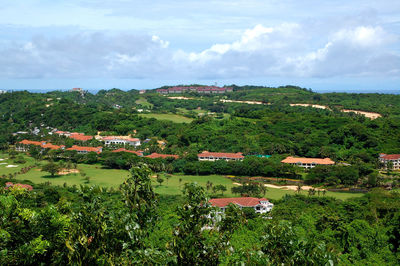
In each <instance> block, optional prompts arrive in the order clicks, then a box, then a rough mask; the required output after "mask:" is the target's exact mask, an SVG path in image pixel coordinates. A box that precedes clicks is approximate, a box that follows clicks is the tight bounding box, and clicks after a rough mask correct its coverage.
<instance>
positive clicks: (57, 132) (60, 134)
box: [54, 130, 71, 137]
mask: <svg viewBox="0 0 400 266" xmlns="http://www.w3.org/2000/svg"><path fill="white" fill-rule="evenodd" d="M54 134H57V135H59V136H66V137H69V136H71V133H70V132H68V131H61V130H57V131H56V132H54Z"/></svg>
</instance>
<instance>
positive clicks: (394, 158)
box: [379, 153, 400, 170]
mask: <svg viewBox="0 0 400 266" xmlns="http://www.w3.org/2000/svg"><path fill="white" fill-rule="evenodd" d="M379 161H380V162H381V163H383V164H384V165H385V168H386V166H387V163H388V162H392V163H393V170H400V154H384V153H381V154H379Z"/></svg>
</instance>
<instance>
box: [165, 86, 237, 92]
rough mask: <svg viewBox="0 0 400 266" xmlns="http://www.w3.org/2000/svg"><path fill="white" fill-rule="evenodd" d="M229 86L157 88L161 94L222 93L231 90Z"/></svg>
mask: <svg viewBox="0 0 400 266" xmlns="http://www.w3.org/2000/svg"><path fill="white" fill-rule="evenodd" d="M232 91H233V88H231V87H217V86H175V87H171V88H168V89H157V92H158V93H161V94H172V93H186V92H197V93H203V94H212V93H213V94H222V93H226V92H232Z"/></svg>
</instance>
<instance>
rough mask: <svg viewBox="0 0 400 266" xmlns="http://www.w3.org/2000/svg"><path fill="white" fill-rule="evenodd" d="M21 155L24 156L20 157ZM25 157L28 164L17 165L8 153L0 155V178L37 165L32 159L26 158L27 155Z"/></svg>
mask: <svg viewBox="0 0 400 266" xmlns="http://www.w3.org/2000/svg"><path fill="white" fill-rule="evenodd" d="M19 155H23V154H18V156H19ZM23 156H24V158H25V160H26V163H25V164H19V163H15V162H14V160H13V159H9V156H8V154H7V153H0V176H2V175H8V174H13V173H15V172H19V170H21V168H23V167H26V166H29V165H33V164H35V160H34V159H33V158H32V157H29V156H25V155H23ZM7 165H18V167H6V166H7Z"/></svg>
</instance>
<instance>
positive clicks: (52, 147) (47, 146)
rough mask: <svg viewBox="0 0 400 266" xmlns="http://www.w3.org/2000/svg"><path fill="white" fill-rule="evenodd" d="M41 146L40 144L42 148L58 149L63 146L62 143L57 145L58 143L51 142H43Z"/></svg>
mask: <svg viewBox="0 0 400 266" xmlns="http://www.w3.org/2000/svg"><path fill="white" fill-rule="evenodd" d="M41 146H42V148H45V149H50V150H58V149H61V148H63V147H65V146H64V145H61V146H58V145H53V144H51V143H47V144H43V145H41Z"/></svg>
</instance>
